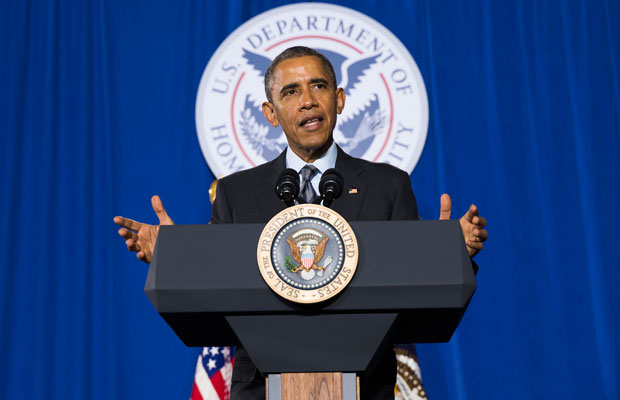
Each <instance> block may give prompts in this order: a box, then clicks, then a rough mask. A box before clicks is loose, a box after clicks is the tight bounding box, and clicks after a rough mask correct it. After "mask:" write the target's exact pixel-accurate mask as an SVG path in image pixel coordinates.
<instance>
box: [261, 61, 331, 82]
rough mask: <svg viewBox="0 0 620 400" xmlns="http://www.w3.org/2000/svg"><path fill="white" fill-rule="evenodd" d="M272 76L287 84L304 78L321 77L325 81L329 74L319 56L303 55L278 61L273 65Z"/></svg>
mask: <svg viewBox="0 0 620 400" xmlns="http://www.w3.org/2000/svg"><path fill="white" fill-rule="evenodd" d="M273 76H274V78H275V80H276V81H279V82H278V83H279V84H281V85H287V84H290V83H294V82H301V81H306V80H317V79H322V80H326V81H327V80H328V77H329V74H328V72H327V71H326V68H325V66H324V65H323V62H322V61H321V59H320V58H318V57H315V56H303V57H296V58H289V59H286V60H284V61H282V62H280V63H279V64H278V65H276V66H275V68H274V71H273ZM283 80H286V82H284V81H283ZM274 83H275V82H274Z"/></svg>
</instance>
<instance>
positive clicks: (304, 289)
mask: <svg viewBox="0 0 620 400" xmlns="http://www.w3.org/2000/svg"><path fill="white" fill-rule="evenodd" d="M357 257H358V247H357V240H356V238H355V234H354V233H353V230H352V229H351V226H350V225H349V224H348V223H347V222H346V220H345V219H344V218H342V217H341V216H340V215H339V214H338V213H336V212H335V211H333V210H331V209H329V208H327V207H323V206H320V205H315V204H301V205H297V206H293V207H289V208H287V209H286V210H284V211H281V212H280V213H279V214H277V215H276V216H275V217H273V218H272V219H271V221H269V222H268V223H267V225H265V229H263V232H262V234H261V236H260V239H259V241H258V249H257V259H258V267H259V269H260V273H261V275H262V276H263V279H264V280H265V282H266V283H267V285H269V287H270V288H271V289H272V290H273V291H274V292H276V293H277V294H278V295H280V296H282V297H284V298H285V299H287V300H291V301H294V302H296V303H317V302H320V301H324V300H327V299H329V298H331V297H333V296H335V295H336V294H338V293H340V292H341V291H342V290H343V289H344V288H345V287H346V286H347V285H348V284H349V282H351V278H352V277H353V274H354V273H355V269H356V268H357Z"/></svg>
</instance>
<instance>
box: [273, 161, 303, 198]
mask: <svg viewBox="0 0 620 400" xmlns="http://www.w3.org/2000/svg"><path fill="white" fill-rule="evenodd" d="M276 194H277V195H278V197H279V198H280V200H282V201H283V202H284V204H286V205H287V206H288V207H291V206H294V205H295V199H296V198H297V195H298V194H299V174H298V173H297V171H295V170H294V169H292V168H287V169H285V170H284V171H282V173H281V174H280V177H279V178H278V182H277V183H276Z"/></svg>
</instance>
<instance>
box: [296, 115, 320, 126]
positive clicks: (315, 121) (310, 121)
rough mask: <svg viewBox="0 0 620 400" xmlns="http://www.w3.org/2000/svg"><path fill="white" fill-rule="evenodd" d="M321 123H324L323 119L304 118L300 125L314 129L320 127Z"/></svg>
mask: <svg viewBox="0 0 620 400" xmlns="http://www.w3.org/2000/svg"><path fill="white" fill-rule="evenodd" d="M321 122H323V117H320V116H315V117H309V118H304V119H303V120H301V123H300V124H299V125H300V126H303V127H304V128H313V127H316V126H319V125H320V124H321Z"/></svg>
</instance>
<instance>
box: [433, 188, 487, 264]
mask: <svg viewBox="0 0 620 400" xmlns="http://www.w3.org/2000/svg"><path fill="white" fill-rule="evenodd" d="M451 212H452V200H451V199H450V196H449V195H448V194H447V193H444V194H442V195H441V208H440V211H439V219H450V213H451ZM459 222H460V223H461V229H462V230H463V237H464V238H465V244H466V245H467V252H468V253H469V256H470V257H473V256H475V255H476V254H478V252H480V250H482V247H483V242H484V241H485V240H487V238H488V237H489V232H487V231H486V229H484V227H485V226H486V225H487V220H486V219H484V218H483V217H481V216H479V215H478V207H476V205H475V204H472V205H471V206H469V210H468V211H467V212H466V213H465V215H463V216H462V217H461V219H460V220H459Z"/></svg>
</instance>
